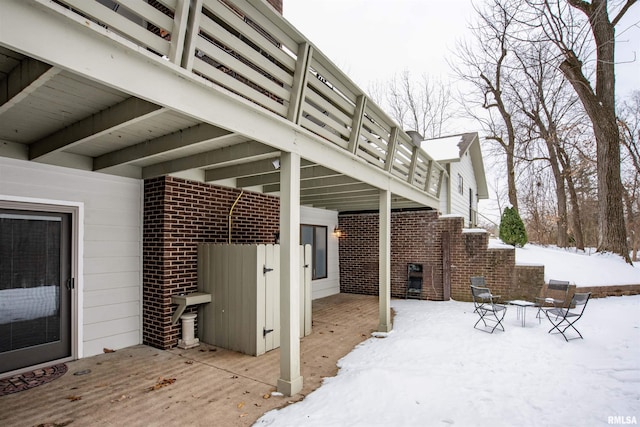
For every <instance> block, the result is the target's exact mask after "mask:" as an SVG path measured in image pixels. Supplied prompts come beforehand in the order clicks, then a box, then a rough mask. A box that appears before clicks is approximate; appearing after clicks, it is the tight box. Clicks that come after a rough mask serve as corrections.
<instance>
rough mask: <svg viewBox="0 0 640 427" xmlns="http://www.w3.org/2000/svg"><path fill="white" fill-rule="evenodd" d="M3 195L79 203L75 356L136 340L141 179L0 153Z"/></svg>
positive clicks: (139, 309)
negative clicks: (80, 236) (81, 217)
mask: <svg viewBox="0 0 640 427" xmlns="http://www.w3.org/2000/svg"><path fill="white" fill-rule="evenodd" d="M3 196H9V198H10V197H22V198H28V199H33V201H38V200H39V199H40V200H41V199H46V200H56V201H60V202H61V204H63V202H72V203H81V204H83V206H84V223H83V224H82V227H83V230H84V240H83V250H84V254H82V255H81V257H82V259H81V260H79V261H81V266H82V267H81V271H82V272H83V274H82V277H81V278H78V280H77V291H78V292H80V293H81V295H79V298H78V301H79V302H80V303H81V305H82V307H79V310H80V312H79V313H77V316H76V318H77V319H80V322H81V323H82V324H81V325H77V326H78V337H81V339H82V343H81V345H80V348H79V349H78V354H76V356H81V357H84V356H91V355H94V354H98V353H101V352H102V351H103V348H105V347H107V348H123V347H127V346H131V345H136V344H140V343H141V342H142V332H141V330H142V297H141V296H142V273H141V269H142V258H141V257H142V181H140V180H136V179H129V178H121V177H114V176H110V175H105V174H101V173H93V172H85V171H79V170H74V169H67V168H62V167H57V166H50V165H44V164H39V163H34V162H26V161H21V160H13V159H8V158H0V199H2V198H3ZM78 337H75V339H77V338H78Z"/></svg>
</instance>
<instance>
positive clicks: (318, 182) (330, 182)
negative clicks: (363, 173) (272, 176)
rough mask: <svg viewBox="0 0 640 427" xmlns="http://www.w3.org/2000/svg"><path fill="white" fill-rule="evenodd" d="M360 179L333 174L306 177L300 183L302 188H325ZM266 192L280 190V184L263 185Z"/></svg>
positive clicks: (355, 182)
mask: <svg viewBox="0 0 640 427" xmlns="http://www.w3.org/2000/svg"><path fill="white" fill-rule="evenodd" d="M359 183H360V181H358V180H357V179H354V178H351V177H348V176H346V175H341V176H331V177H327V178H316V179H306V180H303V181H302V182H301V183H300V188H301V189H307V188H323V187H333V186H336V185H345V184H359ZM262 191H264V192H265V193H276V192H278V191H280V186H279V185H278V184H269V185H265V186H264V187H263V190H262Z"/></svg>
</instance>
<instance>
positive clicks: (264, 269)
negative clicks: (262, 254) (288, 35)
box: [262, 265, 273, 274]
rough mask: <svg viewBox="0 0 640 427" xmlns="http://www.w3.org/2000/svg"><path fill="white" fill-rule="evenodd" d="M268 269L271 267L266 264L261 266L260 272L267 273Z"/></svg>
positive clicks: (270, 269) (271, 269)
mask: <svg viewBox="0 0 640 427" xmlns="http://www.w3.org/2000/svg"><path fill="white" fill-rule="evenodd" d="M270 271H273V268H269V267H267V266H266V265H263V266H262V274H267V273H268V272H270Z"/></svg>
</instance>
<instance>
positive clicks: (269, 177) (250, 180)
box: [236, 165, 342, 188]
mask: <svg viewBox="0 0 640 427" xmlns="http://www.w3.org/2000/svg"><path fill="white" fill-rule="evenodd" d="M270 172H271V173H265V174H263V175H255V176H246V177H244V178H238V181H237V185H238V187H240V188H246V187H253V186H256V185H265V186H266V185H275V184H277V183H279V182H280V174H279V172H275V171H270ZM258 173H259V172H258ZM236 176H238V175H236ZM330 176H342V174H340V173H338V172H336V171H334V170H331V169H329V168H325V167H324V166H318V165H308V166H307V167H301V168H300V179H301V180H302V181H303V182H304V181H305V180H310V179H317V178H325V177H330Z"/></svg>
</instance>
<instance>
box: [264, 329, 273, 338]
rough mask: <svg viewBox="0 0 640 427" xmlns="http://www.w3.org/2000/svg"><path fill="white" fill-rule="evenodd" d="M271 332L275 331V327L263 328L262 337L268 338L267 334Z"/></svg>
mask: <svg viewBox="0 0 640 427" xmlns="http://www.w3.org/2000/svg"><path fill="white" fill-rule="evenodd" d="M271 332H273V329H267V328H262V337H263V338H266V337H267V334H270V333H271Z"/></svg>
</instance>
